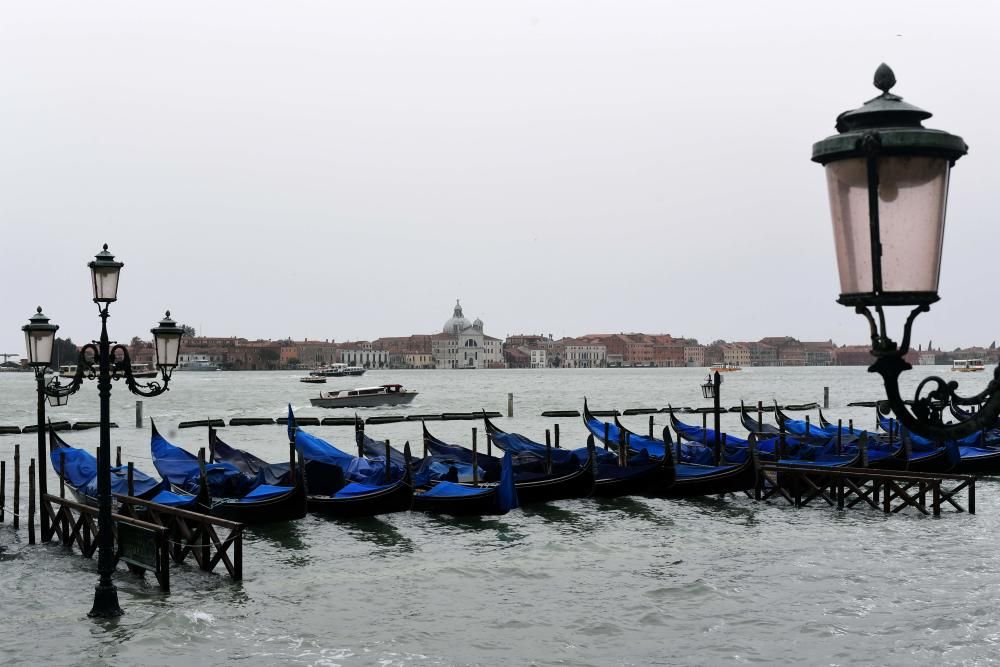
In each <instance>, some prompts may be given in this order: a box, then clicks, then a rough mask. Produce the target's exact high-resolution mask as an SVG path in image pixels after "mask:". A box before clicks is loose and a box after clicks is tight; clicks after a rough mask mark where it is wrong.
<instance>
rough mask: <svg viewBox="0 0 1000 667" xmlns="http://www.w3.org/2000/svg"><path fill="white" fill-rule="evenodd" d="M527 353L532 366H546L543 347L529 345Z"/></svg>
mask: <svg viewBox="0 0 1000 667" xmlns="http://www.w3.org/2000/svg"><path fill="white" fill-rule="evenodd" d="M528 355H529V358H530V360H531V361H530V364H531V367H532V368H548V363H547V360H546V355H545V348H544V347H529V348H528Z"/></svg>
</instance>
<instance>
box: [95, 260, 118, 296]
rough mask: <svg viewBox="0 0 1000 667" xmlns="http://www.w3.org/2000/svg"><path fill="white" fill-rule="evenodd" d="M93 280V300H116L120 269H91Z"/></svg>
mask: <svg viewBox="0 0 1000 667" xmlns="http://www.w3.org/2000/svg"><path fill="white" fill-rule="evenodd" d="M91 272H92V274H93V279H94V300H95V301H103V302H112V301H115V300H116V299H117V298H118V276H119V274H120V273H121V267H114V268H110V267H109V268H101V267H96V268H91Z"/></svg>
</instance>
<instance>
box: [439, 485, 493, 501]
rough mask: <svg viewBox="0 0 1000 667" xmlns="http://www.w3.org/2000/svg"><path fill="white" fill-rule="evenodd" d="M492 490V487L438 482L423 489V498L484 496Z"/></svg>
mask: <svg viewBox="0 0 1000 667" xmlns="http://www.w3.org/2000/svg"><path fill="white" fill-rule="evenodd" d="M492 492H493V488H492V487H490V488H485V489H481V488H478V487H475V486H463V485H461V484H455V483H453V482H438V483H437V484H435V485H434V486H432V487H431V488H430V489H428V490H427V491H424V492H423V494H421V495H423V496H424V497H425V498H459V497H463V498H464V497H466V496H484V495H487V494H489V493H492Z"/></svg>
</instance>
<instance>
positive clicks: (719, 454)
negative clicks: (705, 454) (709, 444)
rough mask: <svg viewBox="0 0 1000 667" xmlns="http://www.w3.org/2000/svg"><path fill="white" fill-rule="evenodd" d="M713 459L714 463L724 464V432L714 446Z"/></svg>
mask: <svg viewBox="0 0 1000 667" xmlns="http://www.w3.org/2000/svg"><path fill="white" fill-rule="evenodd" d="M715 460H716V461H717V463H716V464H715V465H718V466H721V465H725V464H724V461H725V460H726V434H725V433H723V434H722V438H720V439H719V444H717V445H716V446H715Z"/></svg>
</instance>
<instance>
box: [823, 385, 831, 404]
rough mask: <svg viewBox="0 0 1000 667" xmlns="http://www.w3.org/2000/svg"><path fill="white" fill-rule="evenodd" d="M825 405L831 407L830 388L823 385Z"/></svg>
mask: <svg viewBox="0 0 1000 667" xmlns="http://www.w3.org/2000/svg"><path fill="white" fill-rule="evenodd" d="M823 407H824V408H827V409H829V407H830V388H829V387H823Z"/></svg>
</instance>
